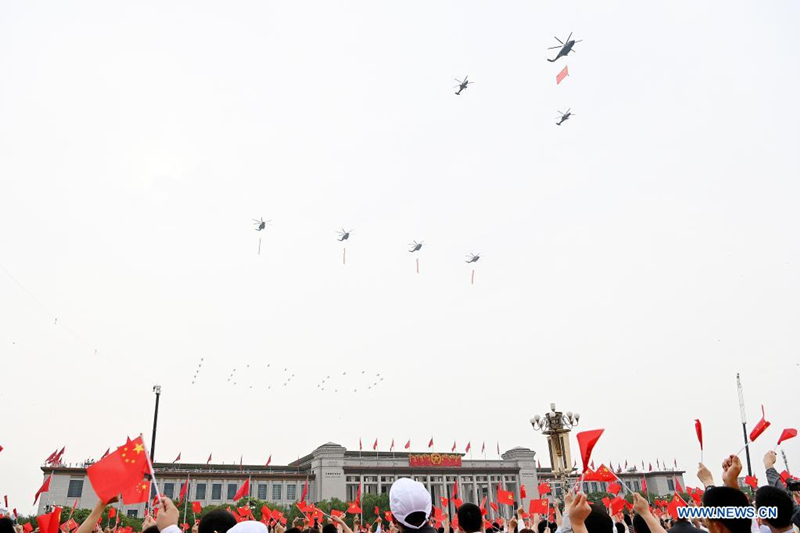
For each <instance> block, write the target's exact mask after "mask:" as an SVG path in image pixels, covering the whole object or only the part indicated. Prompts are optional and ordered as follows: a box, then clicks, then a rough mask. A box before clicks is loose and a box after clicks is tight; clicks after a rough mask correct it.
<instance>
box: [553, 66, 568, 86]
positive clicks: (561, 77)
mask: <svg viewBox="0 0 800 533" xmlns="http://www.w3.org/2000/svg"><path fill="white" fill-rule="evenodd" d="M567 76H569V69H568V68H567V67H564V68H563V69H561V72H559V73H558V76H556V85H558V84H559V83H561V82H562V81H564V78H566V77H567Z"/></svg>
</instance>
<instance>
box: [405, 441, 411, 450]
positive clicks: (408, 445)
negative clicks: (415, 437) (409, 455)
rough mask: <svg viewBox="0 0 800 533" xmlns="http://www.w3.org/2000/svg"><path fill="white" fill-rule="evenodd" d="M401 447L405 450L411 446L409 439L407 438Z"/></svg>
mask: <svg viewBox="0 0 800 533" xmlns="http://www.w3.org/2000/svg"><path fill="white" fill-rule="evenodd" d="M403 448H405V449H406V450H407V449H409V448H411V439H408V441H406V445H405V446H403Z"/></svg>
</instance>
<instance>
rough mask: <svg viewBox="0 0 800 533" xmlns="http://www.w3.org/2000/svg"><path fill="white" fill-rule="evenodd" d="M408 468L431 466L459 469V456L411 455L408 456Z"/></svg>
mask: <svg viewBox="0 0 800 533" xmlns="http://www.w3.org/2000/svg"><path fill="white" fill-rule="evenodd" d="M408 466H410V467H412V468H430V467H432V466H434V467H436V466H440V467H447V468H459V467H460V466H461V456H460V455H455V454H452V455H451V454H447V453H412V454H409V455H408Z"/></svg>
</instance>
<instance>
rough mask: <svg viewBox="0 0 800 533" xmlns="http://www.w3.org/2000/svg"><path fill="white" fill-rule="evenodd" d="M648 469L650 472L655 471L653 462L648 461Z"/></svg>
mask: <svg viewBox="0 0 800 533" xmlns="http://www.w3.org/2000/svg"><path fill="white" fill-rule="evenodd" d="M647 471H648V472H652V471H653V463H647Z"/></svg>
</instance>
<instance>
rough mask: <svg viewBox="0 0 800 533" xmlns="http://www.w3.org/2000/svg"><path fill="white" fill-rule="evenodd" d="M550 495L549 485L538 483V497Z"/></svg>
mask: <svg viewBox="0 0 800 533" xmlns="http://www.w3.org/2000/svg"><path fill="white" fill-rule="evenodd" d="M543 494H550V483H539V496H541V495H543Z"/></svg>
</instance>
